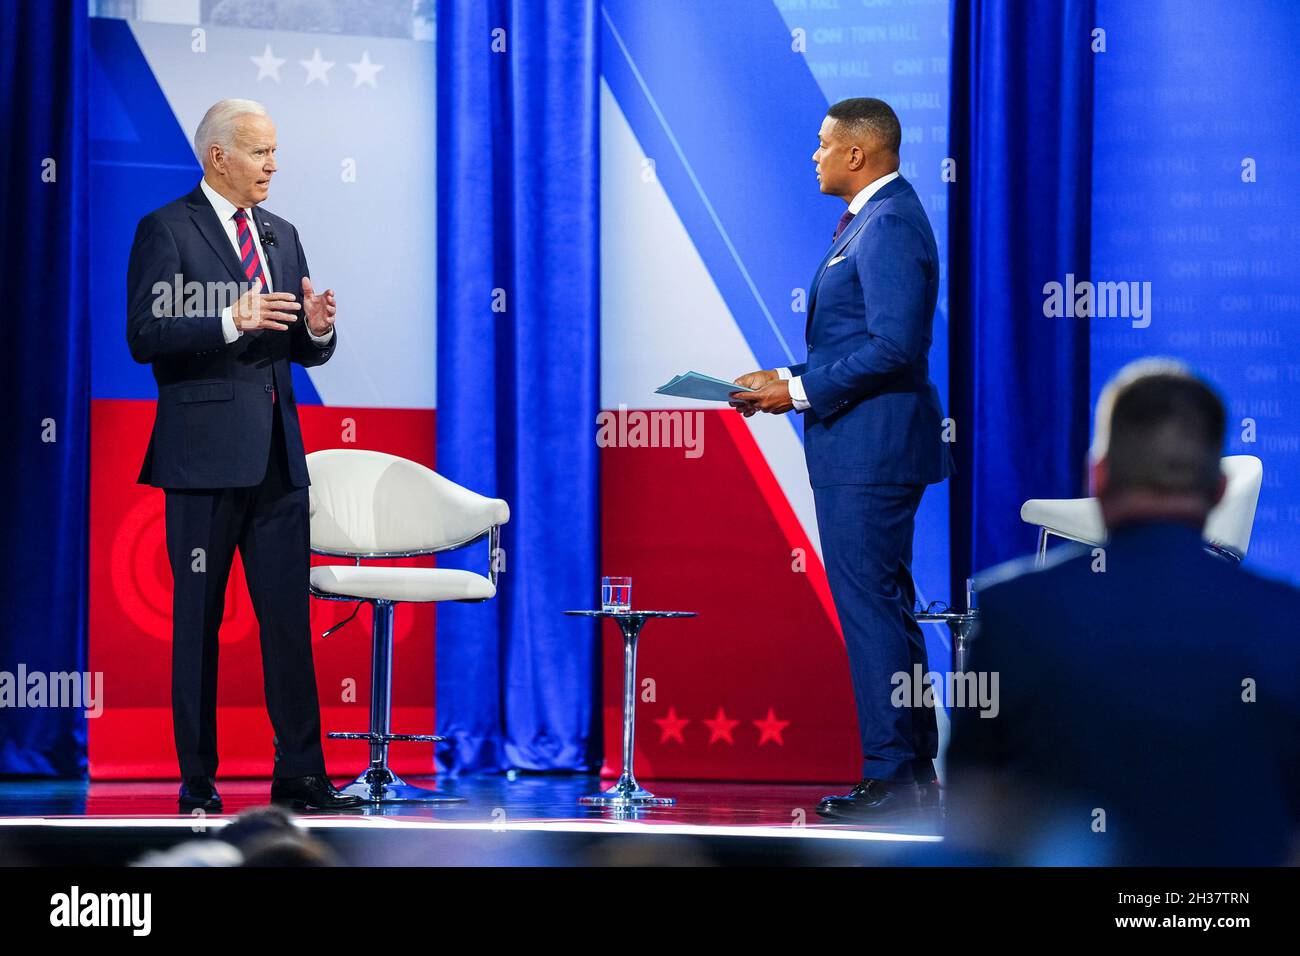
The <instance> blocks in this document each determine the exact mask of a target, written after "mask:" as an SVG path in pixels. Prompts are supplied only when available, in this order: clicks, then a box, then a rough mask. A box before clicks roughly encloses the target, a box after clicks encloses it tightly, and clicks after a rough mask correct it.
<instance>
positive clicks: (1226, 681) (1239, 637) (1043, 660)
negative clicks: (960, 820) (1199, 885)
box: [948, 522, 1300, 865]
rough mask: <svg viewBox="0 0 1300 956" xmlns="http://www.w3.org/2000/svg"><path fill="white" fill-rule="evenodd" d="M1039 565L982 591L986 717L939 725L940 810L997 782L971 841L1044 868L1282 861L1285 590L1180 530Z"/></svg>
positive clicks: (1293, 725) (1298, 606) (1290, 822)
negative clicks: (995, 844) (1004, 794)
mask: <svg viewBox="0 0 1300 956" xmlns="http://www.w3.org/2000/svg"><path fill="white" fill-rule="evenodd" d="M1080 550H1082V553H1080ZM1054 555H1055V556H1054V557H1052V558H1051V559H1050V560H1049V565H1048V566H1047V567H1045V568H1044V569H1042V570H1037V571H1024V570H1022V569H1021V568H1020V567H1017V566H1016V565H1011V566H1007V567H1004V568H1002V569H999V570H997V571H995V572H993V573H990V574H986V575H984V576H981V577H982V578H983V579H985V580H983V581H982V582H981V583H980V587H979V592H978V593H979V612H980V622H979V629H978V634H977V636H976V637H975V639H974V641H973V642H972V648H971V664H972V668H973V670H974V671H975V672H977V673H978V672H986V671H996V672H997V673H998V674H999V698H1000V701H999V711H1000V712H999V713H998V715H997V716H996V717H994V718H991V719H989V718H981V717H979V716H978V715H977V712H976V711H974V710H971V709H969V708H965V709H962V708H955V709H954V712H953V734H952V744H951V747H950V749H949V753H948V770H949V774H950V783H951V788H950V790H949V797H950V799H949V806H950V808H957V807H959V806H961V805H962V803H963V802H964V801H966V800H968V799H969V798H973V797H974V796H976V795H977V792H978V790H979V786H980V785H979V781H980V779H981V778H983V779H984V780H986V781H987V780H996V781H1001V782H1002V784H1003V785H1005V786H1007V787H1009V788H1011V793H1012V795H1013V798H1012V800H1011V801H1010V802H1002V801H993V805H992V806H990V807H987V808H986V810H985V813H984V814H983V815H982V818H981V819H980V820H979V821H978V825H979V826H981V827H989V826H992V827H994V828H995V829H997V830H1000V831H1001V832H1002V833H1004V834H1014V835H1016V836H1017V837H1018V838H1023V839H1025V840H1026V841H1028V842H1036V843H1037V845H1038V850H1037V851H1035V852H1043V849H1044V845H1045V843H1046V844H1047V845H1050V846H1052V847H1053V850H1052V852H1050V853H1048V854H1047V855H1048V856H1050V857H1051V858H1053V859H1055V860H1056V861H1057V862H1065V863H1069V862H1075V863H1078V862H1098V863H1123V864H1153V865H1163V864H1173V865H1208V864H1246V865H1251V864H1265V863H1277V862H1280V861H1281V860H1283V859H1284V858H1285V855H1286V853H1287V850H1288V841H1289V837H1290V835H1291V833H1292V827H1293V826H1294V825H1295V822H1296V818H1297V814H1298V812H1300V786H1297V780H1298V779H1300V706H1297V702H1298V701H1300V641H1297V640H1296V635H1295V622H1296V620H1297V619H1300V591H1298V590H1296V589H1295V588H1293V587H1290V586H1288V585H1286V584H1282V583H1279V582H1276V581H1271V580H1268V579H1266V578H1262V577H1258V576H1256V575H1254V574H1251V573H1250V572H1249V571H1247V570H1244V569H1243V568H1242V567H1240V566H1238V565H1236V564H1233V563H1230V562H1228V561H1226V560H1224V559H1222V558H1219V557H1216V556H1213V555H1210V554H1208V553H1207V552H1206V551H1205V550H1204V549H1203V548H1202V546H1201V536H1200V534H1199V533H1198V532H1197V531H1196V530H1195V529H1193V528H1191V527H1187V526H1183V525H1177V524H1168V523H1158V522H1151V523H1145V524H1134V525H1129V526H1126V527H1122V528H1119V529H1116V530H1115V531H1113V532H1112V533H1111V536H1110V540H1109V541H1107V543H1106V545H1105V547H1104V549H1103V551H1102V552H1101V556H1102V557H1103V558H1104V561H1105V564H1104V566H1102V565H1098V564H1097V561H1098V558H1097V557H1095V556H1094V554H1093V552H1092V551H1091V550H1089V549H1075V548H1068V547H1063V548H1060V549H1059V553H1057V552H1054ZM1101 567H1104V570H1100V569H1099V568H1101ZM989 578H991V579H993V581H994V583H987V580H988V579H989ZM1243 681H1254V682H1255V692H1256V701H1255V702H1254V703H1248V702H1245V701H1243V699H1242V698H1243V693H1244V692H1245V691H1244V688H1243ZM1017 801H1027V802H1028V806H1024V805H1020V804H1019V803H1018V802H1017ZM1097 808H1100V809H1102V810H1104V811H1105V813H1106V819H1105V824H1106V831H1105V833H1094V832H1092V829H1091V824H1092V814H1093V811H1094V810H1095V809H1097ZM1007 849H1008V850H1010V849H1011V848H1009V847H1008V848H1007ZM1019 862H1028V861H1026V860H1023V859H1022V860H1020V861H1019Z"/></svg>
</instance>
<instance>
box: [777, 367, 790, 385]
mask: <svg viewBox="0 0 1300 956" xmlns="http://www.w3.org/2000/svg"><path fill="white" fill-rule="evenodd" d="M776 377H777V379H779V380H780V381H782V382H784V381H785V380H786V379H787V378H789V377H790V370H789V369H788V368H779V369H777V370H776Z"/></svg>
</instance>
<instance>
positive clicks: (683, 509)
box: [601, 411, 861, 782]
mask: <svg viewBox="0 0 1300 956" xmlns="http://www.w3.org/2000/svg"><path fill="white" fill-rule="evenodd" d="M703 415H704V419H705V441H704V454H702V455H701V456H700V457H698V458H688V457H686V455H685V451H684V449H681V448H613V447H611V448H605V449H603V450H602V458H601V480H602V516H603V538H602V543H603V548H604V553H603V555H602V559H601V567H602V573H603V574H629V575H631V576H632V578H633V585H632V601H633V606H634V607H641V608H648V609H649V608H655V609H666V610H692V611H698V612H699V615H700V616H699V617H698V618H694V619H688V620H683V621H672V620H669V621H651V622H649V623H648V624H647V625H646V628H645V631H644V632H643V640H642V641H641V643H640V652H639V663H638V668H637V672H638V677H639V679H640V681H641V692H640V695H639V698H638V705H637V714H638V721H637V774H638V776H639V777H644V778H646V779H651V778H658V779H711V780H717V779H733V780H790V781H795V780H808V781H827V782H845V781H850V780H856V779H857V777H858V776H859V772H860V770H861V755H860V746H859V743H858V734H857V717H856V713H855V711H854V706H853V692H852V686H851V684H850V682H849V672H848V661H847V657H846V655H845V651H844V644H843V640H842V638H841V637H840V634H839V628H838V622H837V621H836V619H835V616H834V609H833V606H832V605H831V603H830V596H829V590H828V588H827V585H826V575H825V571H824V570H823V569H822V566H821V563H820V561H818V559H817V557H816V555H815V553H814V552H813V551H812V549H811V547H810V546H809V543H808V541H807V540H806V538H805V537H804V535H803V532H802V530H801V528H800V525H799V523H798V521H797V520H796V519H795V516H794V514H793V512H792V511H791V509H790V506H789V504H788V503H787V502H786V499H785V497H784V495H783V494H782V493H781V491H780V489H779V486H778V485H777V483H776V479H775V478H774V477H773V475H772V474H771V471H770V469H769V468H768V467H767V464H766V461H765V460H764V458H763V456H762V454H761V452H760V451H759V449H758V447H757V445H756V444H755V443H754V440H753V438H752V436H751V435H750V432H749V429H748V426H746V425H745V423H744V422H743V421H742V420H741V418H740V416H738V415H736V414H735V413H734V412H731V411H725V412H723V411H711V412H704V413H703ZM795 548H801V549H803V551H804V554H806V555H807V568H806V570H804V571H796V570H793V569H792V562H793V560H794V559H793V557H792V551H793V549H795ZM604 627H605V635H604V641H605V644H604V652H605V681H604V717H605V754H606V756H605V765H606V770H611V769H614V770H616V768H617V767H618V766H619V764H620V762H621V757H620V748H621V740H622V735H621V730H620V727H621V723H620V718H621V706H622V703H621V702H622V654H621V647H622V643H621V639H619V638H618V637H617V636H616V634H617V628H616V627H615V626H614V625H613V624H611V623H606V624H605V625H604ZM647 681H653V685H652V687H647V684H646V682H647ZM651 693H652V694H653V699H652V700H651V699H648V698H649V697H650V695H651Z"/></svg>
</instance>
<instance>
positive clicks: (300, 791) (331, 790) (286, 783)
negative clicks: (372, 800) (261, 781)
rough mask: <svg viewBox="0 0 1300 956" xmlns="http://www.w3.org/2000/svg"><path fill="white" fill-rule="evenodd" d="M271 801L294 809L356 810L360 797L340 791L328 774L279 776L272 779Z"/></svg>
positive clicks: (359, 804)
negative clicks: (331, 781)
mask: <svg viewBox="0 0 1300 956" xmlns="http://www.w3.org/2000/svg"><path fill="white" fill-rule="evenodd" d="M271 802H272V803H279V804H284V805H285V806H288V807H290V808H292V809H294V810H356V809H358V808H359V807H360V806H361V805H362V803H364V802H365V801H363V800H362V799H361V798H360V797H353V796H349V795H348V794H346V793H340V792H339V791H338V790H337V789H335V787H334V784H332V783H330V778H329V777H326V776H323V775H322V776H318V777H277V778H276V779H274V780H272V781H271Z"/></svg>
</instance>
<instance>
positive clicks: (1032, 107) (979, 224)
mask: <svg viewBox="0 0 1300 956" xmlns="http://www.w3.org/2000/svg"><path fill="white" fill-rule="evenodd" d="M1093 12H1094V11H1093V3H1092V0H1065V2H1060V0H1031V2H1027V3H1005V2H1003V0H954V3H953V30H952V38H953V49H952V104H951V130H952V135H951V155H952V157H953V158H954V159H955V160H956V182H955V183H954V184H953V186H952V187H951V192H950V193H949V207H948V211H949V233H948V235H949V239H948V250H949V267H950V273H949V285H948V287H949V290H950V291H949V311H950V327H949V366H950V414H951V415H952V417H953V418H954V419H955V422H956V435H957V442H956V444H955V446H954V457H955V458H956V461H957V468H958V474H957V476H956V477H955V478H954V480H953V486H952V495H951V502H952V505H951V507H952V533H953V542H952V588H953V592H952V593H953V594H962V593H964V587H965V580H966V578H967V577H968V576H969V574H970V573H971V571H972V570H975V571H978V570H981V569H983V568H987V567H989V566H990V565H992V564H996V563H998V562H1001V561H1004V560H1007V559H1009V558H1012V557H1016V556H1018V555H1022V554H1024V553H1026V552H1028V551H1031V550H1032V549H1033V546H1034V543H1035V537H1034V532H1033V530H1032V529H1031V528H1029V527H1028V526H1027V525H1025V524H1024V523H1023V522H1021V520H1020V506H1021V504H1022V503H1023V502H1024V501H1025V499H1027V498H1066V497H1074V496H1077V495H1080V494H1082V493H1083V479H1084V474H1085V469H1084V456H1085V454H1086V449H1087V443H1088V422H1089V417H1088V401H1089V397H1088V395H1089V392H1088V350H1089V328H1088V320H1087V319H1067V318H1047V317H1045V316H1044V315H1043V302H1044V293H1043V286H1044V284H1045V283H1047V282H1050V281H1053V280H1055V281H1057V282H1061V283H1064V282H1065V281H1066V279H1065V277H1066V274H1067V273H1073V274H1074V275H1075V276H1076V277H1077V278H1078V279H1079V280H1082V279H1084V278H1088V271H1089V222H1090V217H1089V206H1090V202H1091V193H1090V182H1091V163H1092V75H1093V63H1092V58H1093V56H1095V55H1104V54H1094V53H1092V52H1091V50H1090V33H1091V31H1092V29H1093V28H1094V27H1096V26H1098V24H1096V23H1095V22H1094V16H1093Z"/></svg>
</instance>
